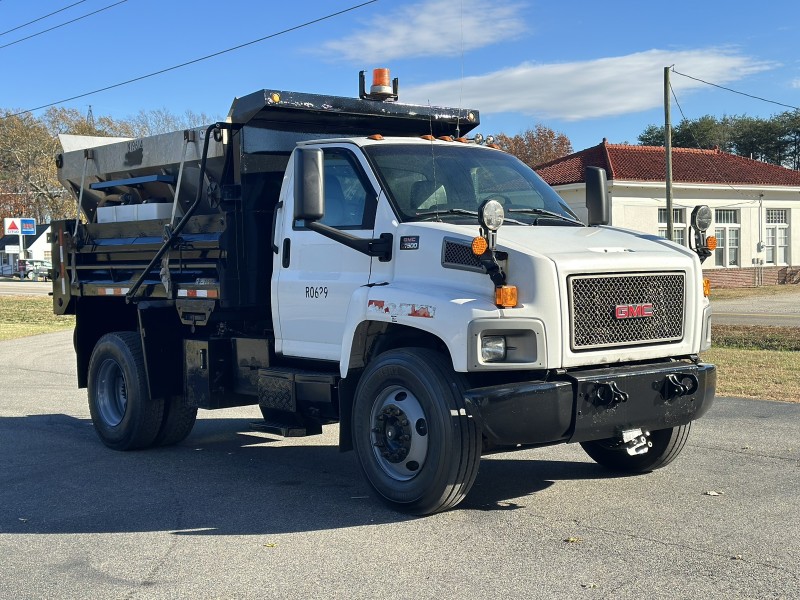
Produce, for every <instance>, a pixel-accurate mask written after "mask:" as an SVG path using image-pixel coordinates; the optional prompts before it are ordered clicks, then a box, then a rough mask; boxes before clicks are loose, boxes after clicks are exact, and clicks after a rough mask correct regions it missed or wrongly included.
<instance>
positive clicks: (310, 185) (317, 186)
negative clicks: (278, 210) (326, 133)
mask: <svg viewBox="0 0 800 600" xmlns="http://www.w3.org/2000/svg"><path fill="white" fill-rule="evenodd" d="M324 214H325V168H324V155H323V153H322V150H320V149H318V148H317V149H312V148H298V149H297V150H295V154H294V218H295V219H302V220H303V221H306V222H313V221H319V220H320V219H321V218H322V215H324Z"/></svg>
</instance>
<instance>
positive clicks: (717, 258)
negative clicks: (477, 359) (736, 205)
mask: <svg viewBox="0 0 800 600" xmlns="http://www.w3.org/2000/svg"><path fill="white" fill-rule="evenodd" d="M714 221H715V222H716V228H715V229H714V236H715V237H716V238H717V249H716V250H714V265H715V266H717V267H738V266H740V265H741V262H740V260H739V239H740V229H739V211H738V210H733V209H729V208H718V209H716V210H715V211H714Z"/></svg>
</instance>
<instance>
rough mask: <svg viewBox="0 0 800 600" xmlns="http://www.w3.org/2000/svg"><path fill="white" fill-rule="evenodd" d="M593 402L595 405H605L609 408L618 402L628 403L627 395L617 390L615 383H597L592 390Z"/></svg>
mask: <svg viewBox="0 0 800 600" xmlns="http://www.w3.org/2000/svg"><path fill="white" fill-rule="evenodd" d="M594 401H595V403H596V404H605V405H608V406H611V407H614V406H616V405H617V404H619V403H620V402H627V401H628V394H627V393H625V392H623V391H622V390H621V389H619V386H618V385H617V382H616V381H609V382H608V383H599V382H598V383H597V387H596V388H595V390H594Z"/></svg>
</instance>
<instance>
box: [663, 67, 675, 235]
mask: <svg viewBox="0 0 800 600" xmlns="http://www.w3.org/2000/svg"><path fill="white" fill-rule="evenodd" d="M671 68H672V67H664V154H665V155H666V157H667V176H666V178H665V179H666V183H667V190H666V191H667V239H668V240H670V241H672V229H673V219H672V119H671V118H670V98H669V93H670V86H669V70H670V69H671Z"/></svg>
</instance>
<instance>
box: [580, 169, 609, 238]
mask: <svg viewBox="0 0 800 600" xmlns="http://www.w3.org/2000/svg"><path fill="white" fill-rule="evenodd" d="M584 179H586V210H587V211H588V213H589V216H588V218H587V220H588V221H589V222H588V225H589V226H590V227H593V226H595V225H608V223H609V222H610V221H611V204H610V202H609V199H608V182H607V181H606V170H605V169H603V168H601V167H586V171H585V177H584Z"/></svg>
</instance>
